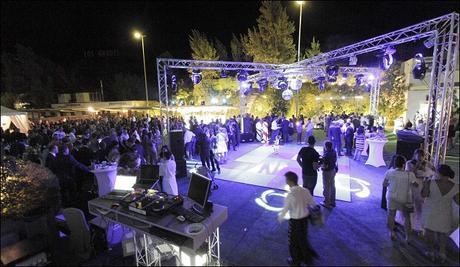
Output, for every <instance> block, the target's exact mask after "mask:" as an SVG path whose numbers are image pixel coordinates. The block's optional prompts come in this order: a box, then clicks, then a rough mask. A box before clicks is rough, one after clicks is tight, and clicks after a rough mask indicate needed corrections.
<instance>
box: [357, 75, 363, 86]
mask: <svg viewBox="0 0 460 267" xmlns="http://www.w3.org/2000/svg"><path fill="white" fill-rule="evenodd" d="M363 78H364V75H363V74H356V75H355V80H356V86H360V85H361V84H362V83H363Z"/></svg>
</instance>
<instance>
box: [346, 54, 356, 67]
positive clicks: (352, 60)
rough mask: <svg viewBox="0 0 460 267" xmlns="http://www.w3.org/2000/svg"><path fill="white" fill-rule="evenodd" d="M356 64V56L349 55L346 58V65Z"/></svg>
mask: <svg viewBox="0 0 460 267" xmlns="http://www.w3.org/2000/svg"><path fill="white" fill-rule="evenodd" d="M356 64H358V58H357V57H356V56H351V57H350V59H349V60H348V65H350V66H356Z"/></svg>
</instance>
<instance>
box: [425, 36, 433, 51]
mask: <svg viewBox="0 0 460 267" xmlns="http://www.w3.org/2000/svg"><path fill="white" fill-rule="evenodd" d="M423 45H424V46H425V47H426V48H428V49H430V48H432V47H433V46H434V38H428V39H426V40H425V41H423Z"/></svg>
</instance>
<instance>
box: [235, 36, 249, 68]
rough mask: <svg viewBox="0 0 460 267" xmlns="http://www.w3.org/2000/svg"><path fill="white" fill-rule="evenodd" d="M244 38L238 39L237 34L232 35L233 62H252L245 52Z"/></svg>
mask: <svg viewBox="0 0 460 267" xmlns="http://www.w3.org/2000/svg"><path fill="white" fill-rule="evenodd" d="M241 39H243V36H242V35H240V38H238V37H236V35H235V34H232V40H231V41H230V50H231V52H232V59H233V61H238V62H248V61H251V57H250V56H248V55H247V54H246V53H245V51H244V47H243V44H242V43H241Z"/></svg>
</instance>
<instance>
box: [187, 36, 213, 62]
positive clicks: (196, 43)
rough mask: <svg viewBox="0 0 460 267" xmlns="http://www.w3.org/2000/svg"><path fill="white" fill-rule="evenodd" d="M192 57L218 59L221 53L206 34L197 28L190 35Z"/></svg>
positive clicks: (196, 58)
mask: <svg viewBox="0 0 460 267" xmlns="http://www.w3.org/2000/svg"><path fill="white" fill-rule="evenodd" d="M189 43H190V48H191V50H192V58H193V59H195V60H218V59H219V55H218V54H217V50H216V48H215V47H214V44H213V43H212V42H211V41H210V40H209V39H208V37H207V36H206V34H204V33H201V32H199V31H197V30H192V33H191V34H190V35H189Z"/></svg>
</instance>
